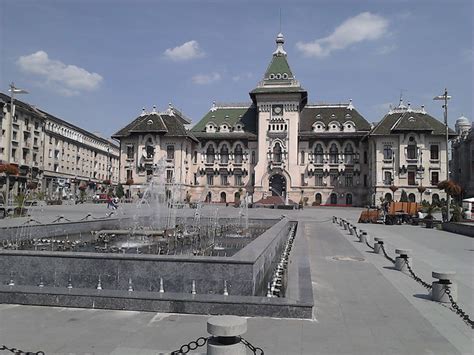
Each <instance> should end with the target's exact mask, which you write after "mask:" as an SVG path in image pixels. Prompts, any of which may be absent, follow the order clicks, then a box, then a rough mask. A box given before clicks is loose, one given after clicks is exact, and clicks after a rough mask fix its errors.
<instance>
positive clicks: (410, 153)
mask: <svg viewBox="0 0 474 355" xmlns="http://www.w3.org/2000/svg"><path fill="white" fill-rule="evenodd" d="M417 150H418V149H417V146H416V145H415V144H409V145H408V147H407V159H417V158H418V154H417Z"/></svg>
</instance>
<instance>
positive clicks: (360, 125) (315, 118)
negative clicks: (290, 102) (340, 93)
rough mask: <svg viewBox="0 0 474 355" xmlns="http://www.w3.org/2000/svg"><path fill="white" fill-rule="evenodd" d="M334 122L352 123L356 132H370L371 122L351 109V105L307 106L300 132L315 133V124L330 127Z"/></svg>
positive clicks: (302, 116)
mask: <svg viewBox="0 0 474 355" xmlns="http://www.w3.org/2000/svg"><path fill="white" fill-rule="evenodd" d="M349 116H350V117H349ZM332 121H336V122H339V123H340V124H343V123H344V122H347V121H352V122H354V125H355V129H356V131H366V132H368V131H370V124H369V122H367V120H366V119H365V118H364V117H362V115H361V114H360V113H359V112H358V111H357V110H356V109H355V108H353V107H352V108H351V104H340V105H307V106H305V108H304V109H303V111H302V112H301V116H300V132H308V131H313V124H314V123H315V122H322V123H323V124H324V125H325V126H328V124H329V123H330V122H332Z"/></svg>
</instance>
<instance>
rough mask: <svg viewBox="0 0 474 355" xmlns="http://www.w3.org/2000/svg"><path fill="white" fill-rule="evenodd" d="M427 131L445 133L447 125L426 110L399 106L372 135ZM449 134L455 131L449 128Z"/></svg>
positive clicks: (434, 133)
mask: <svg viewBox="0 0 474 355" xmlns="http://www.w3.org/2000/svg"><path fill="white" fill-rule="evenodd" d="M413 131H425V132H428V133H430V134H432V135H445V134H446V126H445V125H444V124H443V123H442V122H440V121H438V120H437V119H436V118H434V117H433V116H431V115H429V114H427V113H426V112H425V111H424V110H421V111H420V110H410V109H406V108H402V109H400V108H398V109H394V110H391V111H390V112H389V113H387V114H386V115H385V116H384V117H383V118H382V120H381V121H380V122H379V123H378V124H377V125H376V126H375V127H374V129H373V130H372V132H370V134H371V135H389V134H393V133H398V132H413ZM449 135H450V136H455V135H456V134H455V132H454V131H453V130H452V129H449Z"/></svg>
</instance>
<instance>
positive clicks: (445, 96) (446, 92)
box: [433, 89, 451, 222]
mask: <svg viewBox="0 0 474 355" xmlns="http://www.w3.org/2000/svg"><path fill="white" fill-rule="evenodd" d="M450 99H451V96H449V95H448V89H444V94H443V95H439V96H435V97H434V98H433V100H441V101H444V104H443V108H444V125H445V128H446V181H448V180H449V127H448V100H450ZM446 203H447V208H446V210H447V219H448V222H449V220H450V213H449V205H450V196H449V194H448V193H446Z"/></svg>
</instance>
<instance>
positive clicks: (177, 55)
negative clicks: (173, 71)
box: [164, 40, 204, 61]
mask: <svg viewBox="0 0 474 355" xmlns="http://www.w3.org/2000/svg"><path fill="white" fill-rule="evenodd" d="M164 54H165V56H166V57H167V58H169V59H171V60H175V61H184V60H190V59H195V58H200V57H204V52H203V51H202V50H201V48H199V43H198V42H197V41H194V40H192V41H189V42H186V43H183V44H182V45H180V46H177V47H174V48H168V49H167V50H165V53H164Z"/></svg>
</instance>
